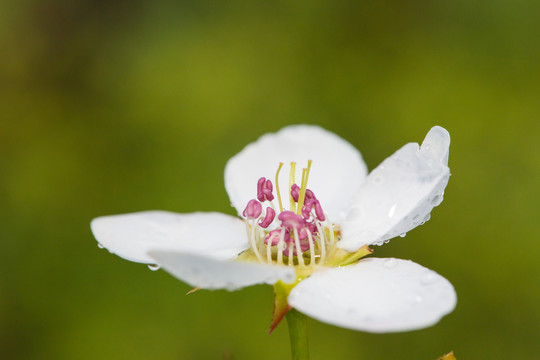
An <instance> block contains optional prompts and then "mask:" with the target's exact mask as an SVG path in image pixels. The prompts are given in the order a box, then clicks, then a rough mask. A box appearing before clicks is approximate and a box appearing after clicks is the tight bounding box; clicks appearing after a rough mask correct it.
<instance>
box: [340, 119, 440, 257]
mask: <svg viewBox="0 0 540 360" xmlns="http://www.w3.org/2000/svg"><path fill="white" fill-rule="evenodd" d="M449 145H450V135H449V134H448V132H447V131H446V130H445V129H443V128H442V127H440V126H435V127H434V128H432V129H431V130H430V131H429V133H428V134H427V135H426V138H425V140H424V142H423V143H422V146H418V144H416V143H410V144H407V145H405V146H403V147H402V148H401V149H399V150H398V151H396V152H395V153H394V154H393V155H392V156H390V157H389V158H387V159H386V160H385V161H383V163H382V164H381V165H379V166H378V167H377V168H376V169H375V170H373V171H372V172H371V173H370V174H369V176H368V177H367V178H366V181H365V182H364V183H363V184H362V187H361V188H360V191H359V192H358V194H357V196H356V199H355V202H354V204H353V205H352V206H351V209H350V211H349V216H348V217H347V219H346V221H345V222H344V223H343V224H342V235H343V237H342V241H341V242H340V243H339V246H340V247H341V248H343V249H346V250H349V251H354V250H356V249H358V248H360V247H362V246H364V245H371V244H380V243H382V242H384V240H388V239H391V238H394V237H396V236H398V235H399V234H403V233H406V232H408V231H410V230H411V229H413V228H415V227H416V226H418V225H419V223H420V221H418V219H424V218H426V217H427V216H428V215H429V213H430V212H431V210H432V209H433V207H434V206H437V205H439V204H440V201H442V195H443V192H444V189H445V187H446V185H447V183H448V179H449V177H450V170H449V168H448V147H449Z"/></svg>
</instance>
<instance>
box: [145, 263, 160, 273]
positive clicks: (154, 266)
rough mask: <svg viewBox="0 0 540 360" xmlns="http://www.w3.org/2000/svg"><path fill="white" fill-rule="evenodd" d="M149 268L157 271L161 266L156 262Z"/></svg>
mask: <svg viewBox="0 0 540 360" xmlns="http://www.w3.org/2000/svg"><path fill="white" fill-rule="evenodd" d="M148 268H149V269H150V270H152V271H157V270H159V268H160V266H159V265H156V264H149V265H148Z"/></svg>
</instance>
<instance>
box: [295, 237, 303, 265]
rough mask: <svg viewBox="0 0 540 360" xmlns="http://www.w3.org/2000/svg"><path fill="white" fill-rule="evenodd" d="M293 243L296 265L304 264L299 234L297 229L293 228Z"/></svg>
mask: <svg viewBox="0 0 540 360" xmlns="http://www.w3.org/2000/svg"><path fill="white" fill-rule="evenodd" d="M294 245H295V247H296V257H297V258H298V265H300V266H305V263H304V257H303V256H302V248H301V247H300V236H299V235H298V230H297V229H296V228H294Z"/></svg>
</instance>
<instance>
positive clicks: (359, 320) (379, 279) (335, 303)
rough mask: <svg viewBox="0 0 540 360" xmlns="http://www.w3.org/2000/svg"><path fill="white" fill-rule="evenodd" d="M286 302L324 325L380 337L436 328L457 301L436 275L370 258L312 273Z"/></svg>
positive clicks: (417, 267) (399, 262) (396, 261)
mask: <svg viewBox="0 0 540 360" xmlns="http://www.w3.org/2000/svg"><path fill="white" fill-rule="evenodd" d="M288 301H289V305H291V306H292V307H294V308H296V309H297V310H298V311H300V312H302V313H304V314H306V315H308V316H311V317H313V318H315V319H317V320H320V321H322V322H325V323H329V324H332V325H336V326H341V327H345V328H349V329H355V330H363V331H368V332H375V333H381V332H396V331H407V330H414V329H421V328H424V327H428V326H431V325H434V324H435V323H437V322H438V321H439V320H440V319H441V317H443V316H444V315H446V314H448V313H450V312H451V311H452V310H453V309H454V308H455V306H456V301H457V300H456V293H455V291H454V288H453V286H452V284H450V282H448V280H446V279H445V278H443V277H442V276H440V275H439V274H437V273H436V272H434V271H432V270H429V269H427V268H425V267H423V266H421V265H418V264H416V263H414V262H412V261H408V260H400V259H393V258H387V259H378V258H369V259H365V260H361V261H360V262H359V263H357V264H355V265H350V266H345V267H342V268H332V269H328V270H326V271H324V270H323V271H320V272H316V273H314V274H313V275H312V276H311V277H310V278H308V279H306V280H304V281H302V282H300V284H298V285H297V286H296V287H295V288H294V289H293V290H292V291H291V294H290V295H289V299H288Z"/></svg>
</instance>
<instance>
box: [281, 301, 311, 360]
mask: <svg viewBox="0 0 540 360" xmlns="http://www.w3.org/2000/svg"><path fill="white" fill-rule="evenodd" d="M286 318H287V325H288V326H289V338H290V340H291V353H292V360H309V347H308V337H307V316H305V315H304V314H301V313H299V312H298V311H296V310H294V309H291V310H289V312H288V313H287V315H286Z"/></svg>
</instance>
